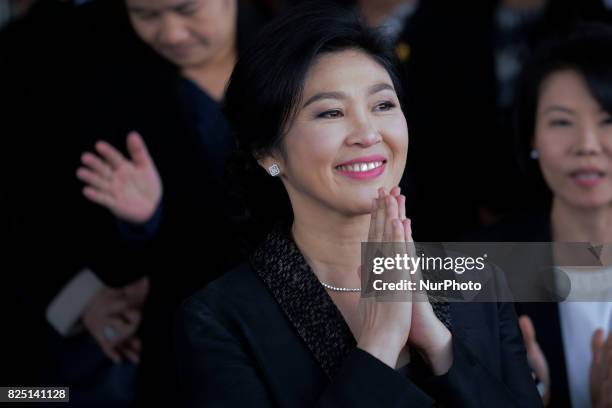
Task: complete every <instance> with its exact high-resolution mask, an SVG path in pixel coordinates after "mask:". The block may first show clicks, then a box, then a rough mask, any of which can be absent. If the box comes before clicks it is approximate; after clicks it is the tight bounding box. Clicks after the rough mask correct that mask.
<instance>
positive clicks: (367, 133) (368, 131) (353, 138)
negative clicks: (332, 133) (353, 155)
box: [346, 115, 382, 147]
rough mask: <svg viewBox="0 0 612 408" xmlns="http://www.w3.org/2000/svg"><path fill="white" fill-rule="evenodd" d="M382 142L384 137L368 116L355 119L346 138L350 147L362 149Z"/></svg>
mask: <svg viewBox="0 0 612 408" xmlns="http://www.w3.org/2000/svg"><path fill="white" fill-rule="evenodd" d="M381 141H382V135H381V134H380V132H379V131H378V129H377V127H376V126H375V124H374V123H373V122H372V120H371V119H370V118H369V117H368V116H367V115H363V116H359V117H356V118H355V119H354V121H353V127H352V129H351V132H350V134H349V136H348V137H347V138H346V143H347V144H348V145H353V146H354V145H358V146H362V147H368V146H372V145H375V144H376V143H380V142H381Z"/></svg>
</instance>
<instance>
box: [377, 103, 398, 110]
mask: <svg viewBox="0 0 612 408" xmlns="http://www.w3.org/2000/svg"><path fill="white" fill-rule="evenodd" d="M395 106H396V105H395V104H394V103H393V102H390V101H385V102H381V103H379V104H377V105H376V106H375V107H374V110H375V111H388V110H391V109H393V108H395Z"/></svg>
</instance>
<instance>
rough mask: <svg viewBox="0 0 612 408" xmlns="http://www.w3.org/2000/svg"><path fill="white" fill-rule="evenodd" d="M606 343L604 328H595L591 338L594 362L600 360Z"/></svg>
mask: <svg viewBox="0 0 612 408" xmlns="http://www.w3.org/2000/svg"><path fill="white" fill-rule="evenodd" d="M603 344H604V332H603V330H602V329H597V330H595V333H593V337H592V338H591V350H592V351H593V362H599V359H600V357H601V350H602V347H603Z"/></svg>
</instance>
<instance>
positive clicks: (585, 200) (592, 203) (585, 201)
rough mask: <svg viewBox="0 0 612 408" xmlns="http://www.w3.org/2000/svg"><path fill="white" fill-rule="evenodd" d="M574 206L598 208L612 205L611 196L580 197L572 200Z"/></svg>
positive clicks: (590, 208) (586, 208) (589, 208)
mask: <svg viewBox="0 0 612 408" xmlns="http://www.w3.org/2000/svg"><path fill="white" fill-rule="evenodd" d="M572 203H573V205H574V206H575V207H577V208H580V209H583V210H599V209H603V208H610V207H611V206H612V197H605V198H604V197H596V196H593V197H588V196H587V197H580V198H578V199H575V200H572Z"/></svg>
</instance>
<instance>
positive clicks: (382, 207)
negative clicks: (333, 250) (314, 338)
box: [357, 189, 412, 368]
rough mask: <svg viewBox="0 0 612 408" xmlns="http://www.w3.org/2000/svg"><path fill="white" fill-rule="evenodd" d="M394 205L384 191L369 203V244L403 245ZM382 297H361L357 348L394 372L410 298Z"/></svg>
mask: <svg viewBox="0 0 612 408" xmlns="http://www.w3.org/2000/svg"><path fill="white" fill-rule="evenodd" d="M397 214H398V208H397V201H396V200H395V199H393V198H392V197H390V196H388V195H385V193H384V190H383V189H381V190H380V191H379V196H378V198H377V199H374V200H373V202H372V217H371V220H370V232H369V237H368V241H369V242H370V243H377V242H378V243H380V242H398V243H403V242H404V231H403V227H402V223H401V221H400V220H399V218H398V216H397ZM382 296H383V295H380V294H377V295H376V296H373V297H361V298H360V300H359V314H360V318H361V323H362V324H361V332H360V335H359V340H358V344H357V346H358V347H359V348H361V349H363V350H365V351H367V352H368V353H370V354H372V355H373V356H374V357H376V358H378V359H379V360H381V361H382V362H384V363H385V364H387V365H388V366H389V367H392V368H395V367H396V365H397V363H398V357H399V355H400V352H401V351H402V350H404V349H405V346H406V342H407V340H408V335H409V333H410V324H411V319H412V303H411V298H410V296H411V295H410V294H409V293H408V294H407V299H406V301H400V302H397V301H384V299H381V297H382Z"/></svg>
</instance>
